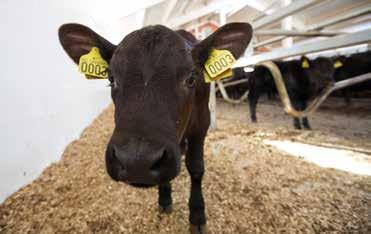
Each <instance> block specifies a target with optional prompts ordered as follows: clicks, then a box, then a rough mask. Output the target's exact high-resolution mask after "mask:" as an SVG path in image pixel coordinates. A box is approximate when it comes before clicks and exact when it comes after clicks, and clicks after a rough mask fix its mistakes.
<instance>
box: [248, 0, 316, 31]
mask: <svg viewBox="0 0 371 234" xmlns="http://www.w3.org/2000/svg"><path fill="white" fill-rule="evenodd" d="M321 1H322V0H301V1H296V2H293V3H292V4H290V5H288V6H287V7H285V8H282V9H279V10H277V11H275V12H273V13H272V14H271V15H267V16H265V17H263V18H261V19H258V20H256V21H254V22H253V23H252V26H253V28H254V29H259V28H262V27H264V26H266V25H268V24H271V23H274V22H277V21H279V20H281V19H284V18H285V17H287V16H289V15H293V14H295V13H297V12H299V11H302V10H304V9H306V8H309V7H311V6H314V5H316V4H318V3H320V2H321Z"/></svg>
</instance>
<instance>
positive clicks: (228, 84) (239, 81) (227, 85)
mask: <svg viewBox="0 0 371 234" xmlns="http://www.w3.org/2000/svg"><path fill="white" fill-rule="evenodd" d="M247 81H248V80H247V79H243V80H236V81H231V82H228V83H224V82H222V83H223V86H224V88H227V87H229V86H234V85H238V84H242V83H246V82H247ZM218 90H219V88H217V89H216V91H218Z"/></svg>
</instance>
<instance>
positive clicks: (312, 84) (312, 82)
mask: <svg viewBox="0 0 371 234" xmlns="http://www.w3.org/2000/svg"><path fill="white" fill-rule="evenodd" d="M300 64H301V67H302V69H303V73H304V75H305V76H306V77H307V79H308V80H309V84H308V88H309V89H310V90H311V92H310V93H311V94H313V95H317V94H318V93H320V92H321V91H322V90H323V89H325V88H326V87H327V86H329V85H330V84H331V83H333V82H334V72H335V68H334V64H333V61H332V60H331V59H330V58H325V57H318V58H316V59H313V60H309V59H308V58H307V57H305V56H302V57H301V59H300Z"/></svg>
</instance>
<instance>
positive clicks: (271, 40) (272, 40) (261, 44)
mask: <svg viewBox="0 0 371 234" xmlns="http://www.w3.org/2000/svg"><path fill="white" fill-rule="evenodd" d="M285 38H286V37H285V36H279V37H273V38H270V39H268V40H265V41H262V42H258V43H256V44H254V48H257V47H261V46H265V45H269V44H273V43H275V42H279V41H281V40H283V39H285Z"/></svg>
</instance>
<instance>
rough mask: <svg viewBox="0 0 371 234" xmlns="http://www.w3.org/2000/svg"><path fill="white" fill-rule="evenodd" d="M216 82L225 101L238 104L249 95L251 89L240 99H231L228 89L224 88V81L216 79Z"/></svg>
mask: <svg viewBox="0 0 371 234" xmlns="http://www.w3.org/2000/svg"><path fill="white" fill-rule="evenodd" d="M216 83H217V84H218V87H219V90H220V93H221V94H222V96H223V99H224V100H225V101H227V102H229V103H233V104H238V103H240V102H242V101H243V100H245V99H246V98H247V95H248V94H249V90H247V91H246V92H245V93H244V94H243V95H242V96H241V97H240V98H239V99H237V100H234V99H231V98H230V97H229V96H228V94H227V91H226V90H225V88H224V85H223V82H221V81H220V80H218V81H216Z"/></svg>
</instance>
